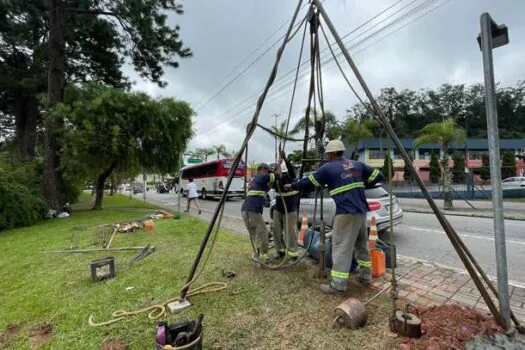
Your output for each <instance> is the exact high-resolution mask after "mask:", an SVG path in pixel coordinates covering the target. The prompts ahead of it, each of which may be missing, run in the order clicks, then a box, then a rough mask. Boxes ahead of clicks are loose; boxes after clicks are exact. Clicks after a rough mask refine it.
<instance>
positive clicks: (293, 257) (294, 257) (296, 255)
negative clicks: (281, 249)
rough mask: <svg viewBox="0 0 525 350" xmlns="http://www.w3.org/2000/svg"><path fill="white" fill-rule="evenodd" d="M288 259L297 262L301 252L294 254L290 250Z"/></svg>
mask: <svg viewBox="0 0 525 350" xmlns="http://www.w3.org/2000/svg"><path fill="white" fill-rule="evenodd" d="M288 257H289V258H290V260H296V259H297V258H298V257H299V252H294V251H292V250H289V251H288Z"/></svg>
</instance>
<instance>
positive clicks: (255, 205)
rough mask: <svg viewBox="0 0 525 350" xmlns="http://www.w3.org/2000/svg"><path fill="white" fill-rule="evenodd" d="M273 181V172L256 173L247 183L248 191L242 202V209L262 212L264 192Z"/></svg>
mask: <svg viewBox="0 0 525 350" xmlns="http://www.w3.org/2000/svg"><path fill="white" fill-rule="evenodd" d="M274 182H275V175H274V174H256V175H255V176H254V177H252V179H251V180H250V183H249V184H248V193H247V195H246V199H245V200H244V203H243V204H242V208H241V210H242V211H249V212H252V213H260V214H262V213H263V209H264V201H265V197H266V193H267V192H268V191H269V190H270V188H271V187H272V185H273V183H274Z"/></svg>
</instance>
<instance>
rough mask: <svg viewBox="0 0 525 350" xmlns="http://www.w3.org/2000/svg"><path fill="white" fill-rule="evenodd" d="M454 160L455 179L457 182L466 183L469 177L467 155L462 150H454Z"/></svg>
mask: <svg viewBox="0 0 525 350" xmlns="http://www.w3.org/2000/svg"><path fill="white" fill-rule="evenodd" d="M452 160H453V161H454V168H453V172H454V173H453V176H452V178H453V180H454V182H456V183H464V182H465V179H466V178H467V173H465V168H466V164H465V157H464V155H463V153H460V152H454V154H453V155H452Z"/></svg>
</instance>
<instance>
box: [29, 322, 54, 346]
mask: <svg viewBox="0 0 525 350" xmlns="http://www.w3.org/2000/svg"><path fill="white" fill-rule="evenodd" d="M52 336H53V326H52V325H51V324H49V323H48V324H45V325H43V326H41V327H38V328H35V329H34V330H32V331H31V333H30V334H29V343H30V344H31V347H32V348H33V349H35V348H38V347H39V346H40V345H42V344H44V343H47V342H48V341H49V339H51V337H52Z"/></svg>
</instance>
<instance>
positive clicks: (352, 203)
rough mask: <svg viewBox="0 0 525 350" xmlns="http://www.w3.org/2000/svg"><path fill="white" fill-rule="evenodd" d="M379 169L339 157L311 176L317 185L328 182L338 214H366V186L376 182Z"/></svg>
mask: <svg viewBox="0 0 525 350" xmlns="http://www.w3.org/2000/svg"><path fill="white" fill-rule="evenodd" d="M378 175H380V173H379V170H377V169H373V168H371V167H369V166H368V165H366V164H364V163H362V162H358V161H353V160H348V159H345V158H339V159H336V160H333V161H331V162H329V163H326V164H325V165H323V166H322V167H321V168H320V169H319V170H318V171H317V172H315V173H314V174H311V175H310V176H309V180H310V182H312V183H313V184H314V185H315V186H320V185H321V184H326V186H327V187H328V191H329V194H330V196H331V197H332V198H333V200H334V201H335V204H336V215H337V214H364V213H366V212H368V210H369V209H368V203H367V201H366V197H365V192H364V189H365V186H367V185H370V184H373V183H375V182H376V181H377V180H378Z"/></svg>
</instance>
